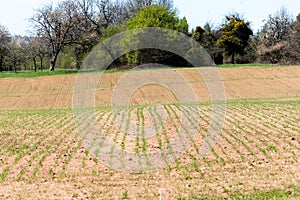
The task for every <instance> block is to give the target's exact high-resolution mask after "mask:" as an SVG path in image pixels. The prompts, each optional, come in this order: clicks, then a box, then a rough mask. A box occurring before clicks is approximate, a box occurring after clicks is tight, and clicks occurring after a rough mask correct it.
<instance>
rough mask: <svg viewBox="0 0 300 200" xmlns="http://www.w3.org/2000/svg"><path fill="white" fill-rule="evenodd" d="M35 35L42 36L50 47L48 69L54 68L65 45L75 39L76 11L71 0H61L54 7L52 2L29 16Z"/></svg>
mask: <svg viewBox="0 0 300 200" xmlns="http://www.w3.org/2000/svg"><path fill="white" fill-rule="evenodd" d="M31 21H32V22H33V24H34V26H35V29H36V31H37V36H38V37H40V38H43V39H44V40H45V41H46V43H48V44H49V46H50V48H51V60H50V68H49V70H50V71H53V70H54V69H55V65H56V61H57V57H58V55H59V53H60V52H61V51H62V50H63V48H64V47H65V46H66V45H69V44H71V43H72V42H73V41H74V40H76V38H75V36H74V32H75V30H76V25H77V24H78V22H79V20H78V13H77V8H76V4H75V3H74V2H73V1H68V0H66V1H63V2H61V3H60V4H59V5H58V6H57V7H56V8H54V7H53V5H52V4H49V5H45V6H44V7H43V8H41V9H38V10H37V11H36V13H35V15H34V16H33V17H32V18H31Z"/></svg>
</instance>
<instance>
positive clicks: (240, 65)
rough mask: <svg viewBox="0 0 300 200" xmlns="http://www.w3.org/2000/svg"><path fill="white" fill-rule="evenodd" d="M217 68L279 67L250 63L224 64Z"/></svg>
mask: <svg viewBox="0 0 300 200" xmlns="http://www.w3.org/2000/svg"><path fill="white" fill-rule="evenodd" d="M217 66H218V67H219V68H234V67H278V66H279V65H272V64H263V63H248V64H223V65H217Z"/></svg>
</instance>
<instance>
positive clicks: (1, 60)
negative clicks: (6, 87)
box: [0, 56, 3, 72]
mask: <svg viewBox="0 0 300 200" xmlns="http://www.w3.org/2000/svg"><path fill="white" fill-rule="evenodd" d="M2 65H3V58H2V56H0V72H2V71H3V68H2Z"/></svg>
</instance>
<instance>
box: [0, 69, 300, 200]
mask: <svg viewBox="0 0 300 200" xmlns="http://www.w3.org/2000/svg"><path fill="white" fill-rule="evenodd" d="M175 70H176V71H177V72H178V73H180V74H181V75H182V76H183V77H185V79H186V80H187V82H188V83H189V84H190V85H191V87H192V88H193V91H194V92H195V95H196V96H197V99H198V102H197V104H196V105H194V104H193V105H188V104H187V105H179V104H178V102H177V99H176V97H175V96H174V94H173V93H172V92H170V91H168V90H167V89H166V88H165V87H161V86H158V85H151V84H150V85H145V86H143V87H140V88H138V89H137V90H135V91H134V93H132V96H131V99H130V107H129V108H126V109H123V110H122V109H121V110H119V111H118V112H115V111H114V110H112V109H110V108H109V105H110V104H111V96H112V94H113V91H114V86H115V85H116V84H118V81H119V80H120V79H121V78H122V76H124V74H126V73H127V72H115V73H106V74H103V75H102V77H101V80H100V82H99V83H98V86H97V91H96V97H95V105H96V110H95V114H96V119H97V123H98V124H99V125H100V127H101V129H102V130H103V133H104V135H105V136H106V137H107V139H108V140H109V141H110V142H111V143H114V144H115V147H116V148H119V149H121V150H122V151H124V152H125V151H126V152H135V153H136V154H138V155H141V154H144V155H146V156H147V155H149V156H150V154H151V153H153V152H160V151H162V149H163V148H164V147H166V146H167V145H168V144H169V143H170V141H172V140H173V139H174V138H176V137H177V136H178V135H180V131H181V130H179V128H180V124H181V121H180V119H182V118H185V119H186V120H187V121H188V123H186V125H188V126H187V127H183V132H185V133H190V132H191V131H192V130H196V134H195V136H194V137H193V140H192V142H191V145H190V147H189V148H188V149H187V150H186V151H184V152H183V154H182V155H181V156H180V157H179V158H178V159H175V162H174V163H172V164H170V166H168V167H167V168H164V169H157V170H155V171H151V172H147V173H127V172H122V171H116V170H113V169H110V168H109V167H107V166H106V165H105V164H103V162H102V161H101V160H98V159H96V158H95V157H93V156H92V155H91V153H90V151H92V150H91V149H89V148H86V147H85V145H84V141H82V140H81V137H80V136H79V135H78V134H77V127H76V125H75V122H74V116H73V114H74V113H73V112H72V109H71V107H72V95H73V86H74V82H75V79H76V75H75V74H69V75H57V76H44V77H31V78H22V77H18V78H2V79H0V198H1V199H12V198H14V199H36V198H40V199H65V198H66V199H85V198H90V199H122V198H123V199H197V198H198V199H204V198H207V199H215V198H231V199H270V198H275V199H298V198H300V173H299V171H300V159H299V155H300V123H299V121H300V87H299V86H300V67H299V66H285V67H259V66H257V67H255V66H251V67H250V66H249V67H247V66H243V67H236V68H231V67H228V68H220V69H219V70H220V73H221V75H222V80H223V81H224V85H225V92H226V97H227V102H226V117H225V122H224V127H223V129H222V131H221V133H220V136H219V139H218V142H217V144H216V145H215V146H214V147H213V149H212V150H211V151H210V153H209V154H208V155H207V156H202V155H201V147H202V146H203V145H204V138H205V134H206V133H207V131H208V129H209V127H210V113H211V110H212V106H211V105H210V104H209V100H210V96H209V92H208V89H207V87H206V84H205V82H204V80H203V78H202V77H201V76H199V74H198V73H197V71H196V70H195V69H188V68H186V69H175ZM152 73H157V74H158V75H159V73H161V71H160V70H156V71H152ZM176 84H178V86H180V84H181V83H176ZM124 87H126V86H124ZM160 104H162V105H161V106H160ZM198 108H199V113H198V114H199V115H197V116H194V115H191V113H193V112H194V111H195V109H198ZM161 112H162V113H165V118H166V120H165V121H163V120H162V115H161ZM116 121H118V122H119V126H117V125H116ZM129 123H132V124H134V125H135V126H133V127H130V125H129ZM149 124H154V125H153V127H154V129H155V135H152V136H151V137H147V138H146V137H144V135H143V134H145V130H146V128H147V127H149ZM160 128H161V129H160ZM85 129H88V127H85ZM133 130H134V131H133ZM132 132H136V134H140V135H142V136H141V137H135V135H131V134H132ZM114 151H115V149H114V148H112V149H111V152H110V153H111V154H110V155H114ZM125 167H126V166H125Z"/></svg>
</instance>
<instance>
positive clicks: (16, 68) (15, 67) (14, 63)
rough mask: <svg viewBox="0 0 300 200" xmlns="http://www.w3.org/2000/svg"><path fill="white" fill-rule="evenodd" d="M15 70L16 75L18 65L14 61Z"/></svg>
mask: <svg viewBox="0 0 300 200" xmlns="http://www.w3.org/2000/svg"><path fill="white" fill-rule="evenodd" d="M14 70H15V73H17V63H16V61H14Z"/></svg>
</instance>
